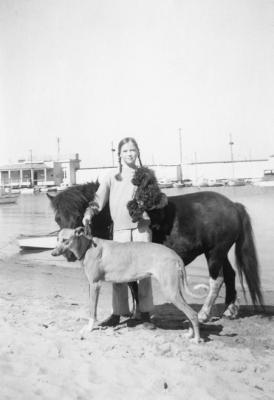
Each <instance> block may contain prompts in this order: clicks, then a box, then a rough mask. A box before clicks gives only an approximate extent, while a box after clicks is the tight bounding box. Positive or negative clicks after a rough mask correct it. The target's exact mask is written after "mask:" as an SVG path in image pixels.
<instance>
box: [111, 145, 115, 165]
mask: <svg viewBox="0 0 274 400" xmlns="http://www.w3.org/2000/svg"><path fill="white" fill-rule="evenodd" d="M114 152H115V148H114V147H113V142H111V158H112V166H113V167H114Z"/></svg>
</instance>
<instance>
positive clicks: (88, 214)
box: [82, 207, 95, 226]
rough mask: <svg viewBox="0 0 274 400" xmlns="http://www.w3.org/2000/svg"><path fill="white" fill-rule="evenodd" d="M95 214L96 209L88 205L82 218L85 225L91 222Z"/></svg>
mask: <svg viewBox="0 0 274 400" xmlns="http://www.w3.org/2000/svg"><path fill="white" fill-rule="evenodd" d="M94 215H95V212H94V210H93V209H92V208H90V207H88V208H87V209H86V212H85V214H84V218H83V219H82V223H83V225H84V226H86V225H88V224H90V223H91V220H92V218H93V217H94Z"/></svg>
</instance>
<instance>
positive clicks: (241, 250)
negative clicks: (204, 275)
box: [235, 203, 264, 307]
mask: <svg viewBox="0 0 274 400" xmlns="http://www.w3.org/2000/svg"><path fill="white" fill-rule="evenodd" d="M235 206H236V208H237V211H238V213H239V215H240V219H241V224H242V227H241V231H240V235H239V237H238V239H237V240H236V246H235V256H236V264H237V268H238V273H239V278H240V282H241V286H242V289H243V293H244V296H245V289H244V284H243V276H244V277H245V280H246V283H247V286H248V289H249V293H250V297H251V300H252V303H253V305H256V304H260V305H261V306H262V307H263V305H264V301H263V295H262V292H261V279H260V271H259V262H258V257H257V251H256V247H255V242H254V237H253V229H252V225H251V220H250V217H249V215H248V213H247V211H246V209H245V207H244V206H243V205H242V204H241V203H235Z"/></svg>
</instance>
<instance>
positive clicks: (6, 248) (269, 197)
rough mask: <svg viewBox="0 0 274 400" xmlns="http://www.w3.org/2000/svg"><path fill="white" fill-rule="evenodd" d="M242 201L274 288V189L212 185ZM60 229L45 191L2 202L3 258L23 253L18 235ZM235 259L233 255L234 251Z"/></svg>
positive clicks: (199, 265)
mask: <svg viewBox="0 0 274 400" xmlns="http://www.w3.org/2000/svg"><path fill="white" fill-rule="evenodd" d="M198 190H199V189H197V188H183V189H182V188H181V189H167V190H165V191H166V193H168V194H170V195H178V194H182V193H189V192H193V191H198ZM211 190H214V191H217V192H219V193H222V194H224V195H226V196H227V197H229V198H230V199H231V200H233V201H237V202H241V203H242V204H244V205H245V206H246V208H247V211H248V213H249V215H250V216H251V219H252V224H253V229H254V236H255V240H256V245H257V250H258V255H259V260H260V264H261V272H262V284H263V288H264V289H265V290H267V289H269V290H271V289H273V287H274V251H273V244H274V218H273V215H274V188H273V187H269V188H267V187H265V188H260V187H256V186H240V187H220V188H212V189H211ZM57 229H58V226H57V225H56V223H55V221H54V215H53V211H52V209H51V207H50V202H49V199H48V198H47V196H46V195H45V194H44V193H39V194H37V195H30V194H26V195H21V196H20V197H19V199H18V202H17V204H1V205H0V233H1V235H0V257H1V258H2V259H5V258H6V257H9V256H11V255H14V254H16V253H19V250H20V249H19V247H18V245H17V243H16V238H17V237H18V236H19V235H20V234H47V233H50V232H53V231H55V230H57ZM231 257H232V262H233V255H232V253H231ZM194 265H195V267H196V270H197V271H198V273H200V274H201V275H205V274H207V270H206V268H205V265H206V264H205V261H204V257H199V258H197V259H196V260H195V262H194Z"/></svg>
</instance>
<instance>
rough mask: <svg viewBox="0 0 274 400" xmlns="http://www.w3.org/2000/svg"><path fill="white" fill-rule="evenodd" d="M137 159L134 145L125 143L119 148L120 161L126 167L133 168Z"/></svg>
mask: <svg viewBox="0 0 274 400" xmlns="http://www.w3.org/2000/svg"><path fill="white" fill-rule="evenodd" d="M137 157H138V150H137V149H136V147H135V145H134V143H132V142H127V143H125V144H123V146H122V147H121V159H122V161H123V162H124V163H125V164H127V165H128V166H133V165H135V163H136V159H137Z"/></svg>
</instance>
